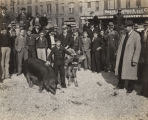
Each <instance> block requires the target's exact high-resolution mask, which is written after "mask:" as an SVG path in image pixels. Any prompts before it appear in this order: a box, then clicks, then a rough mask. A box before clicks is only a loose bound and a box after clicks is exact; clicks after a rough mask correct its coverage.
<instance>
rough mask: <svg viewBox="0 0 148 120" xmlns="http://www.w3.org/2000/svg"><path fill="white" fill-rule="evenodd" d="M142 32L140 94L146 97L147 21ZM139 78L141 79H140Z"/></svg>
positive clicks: (147, 87) (147, 73)
mask: <svg viewBox="0 0 148 120" xmlns="http://www.w3.org/2000/svg"><path fill="white" fill-rule="evenodd" d="M144 26H145V30H144V32H143V33H144V34H143V46H142V56H143V58H144V65H143V74H142V92H141V94H142V95H144V96H146V97H148V21H146V22H145V25H144ZM140 80H141V79H140Z"/></svg>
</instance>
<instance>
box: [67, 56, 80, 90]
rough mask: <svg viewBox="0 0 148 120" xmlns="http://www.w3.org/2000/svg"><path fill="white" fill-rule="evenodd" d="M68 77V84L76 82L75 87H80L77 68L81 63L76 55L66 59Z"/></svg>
mask: <svg viewBox="0 0 148 120" xmlns="http://www.w3.org/2000/svg"><path fill="white" fill-rule="evenodd" d="M65 63H66V77H67V79H68V86H70V85H71V82H74V85H75V87H78V82H77V70H78V65H79V58H78V57H77V56H74V58H71V59H68V60H66V62H65Z"/></svg>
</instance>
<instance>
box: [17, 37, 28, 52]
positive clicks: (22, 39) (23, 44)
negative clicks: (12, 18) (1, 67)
mask: <svg viewBox="0 0 148 120" xmlns="http://www.w3.org/2000/svg"><path fill="white" fill-rule="evenodd" d="M23 48H27V42H26V36H25V37H21V36H18V37H17V38H16V40H15V49H16V51H17V52H20V51H21V50H22V49H23Z"/></svg>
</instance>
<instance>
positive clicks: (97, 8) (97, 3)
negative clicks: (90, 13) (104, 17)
mask: <svg viewBox="0 0 148 120" xmlns="http://www.w3.org/2000/svg"><path fill="white" fill-rule="evenodd" d="M98 10H99V1H96V11H98Z"/></svg>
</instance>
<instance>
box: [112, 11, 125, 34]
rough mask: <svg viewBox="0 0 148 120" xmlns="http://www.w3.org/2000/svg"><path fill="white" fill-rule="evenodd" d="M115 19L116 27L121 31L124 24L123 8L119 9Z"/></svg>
mask: <svg viewBox="0 0 148 120" xmlns="http://www.w3.org/2000/svg"><path fill="white" fill-rule="evenodd" d="M114 21H115V27H116V29H117V31H120V30H121V27H122V25H123V24H124V18H123V14H122V10H121V9H118V11H117V14H116V15H114ZM119 34H120V33H119Z"/></svg>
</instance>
